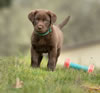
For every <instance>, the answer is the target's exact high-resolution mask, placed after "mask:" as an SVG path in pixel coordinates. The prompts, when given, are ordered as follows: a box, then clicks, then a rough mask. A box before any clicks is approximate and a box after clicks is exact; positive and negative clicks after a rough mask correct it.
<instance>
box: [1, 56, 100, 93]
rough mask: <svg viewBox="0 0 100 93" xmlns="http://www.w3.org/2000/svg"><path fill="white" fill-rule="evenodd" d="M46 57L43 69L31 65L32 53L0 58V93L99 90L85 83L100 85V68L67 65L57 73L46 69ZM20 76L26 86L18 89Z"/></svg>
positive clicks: (58, 67) (75, 92)
mask: <svg viewBox="0 0 100 93" xmlns="http://www.w3.org/2000/svg"><path fill="white" fill-rule="evenodd" d="M46 64H47V59H46V58H44V59H43V62H42V64H41V68H37V69H33V68H31V67H30V56H29V55H26V56H19V57H1V58H0V93H99V92H91V91H88V89H85V88H84V87H82V86H85V85H88V86H100V70H95V71H94V72H93V73H91V74H88V73H87V72H84V71H81V70H74V69H66V68H64V67H63V66H58V65H57V67H56V70H55V71H54V72H52V71H48V70H47V68H46ZM16 78H19V79H20V80H21V81H23V86H22V88H14V84H16Z"/></svg>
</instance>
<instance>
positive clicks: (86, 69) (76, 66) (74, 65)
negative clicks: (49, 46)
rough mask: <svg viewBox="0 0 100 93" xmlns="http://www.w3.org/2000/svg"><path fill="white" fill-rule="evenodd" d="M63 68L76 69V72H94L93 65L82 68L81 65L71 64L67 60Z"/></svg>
mask: <svg viewBox="0 0 100 93" xmlns="http://www.w3.org/2000/svg"><path fill="white" fill-rule="evenodd" d="M64 66H65V67H67V68H69V67H71V68H74V69H78V70H81V69H82V70H84V71H87V72H88V73H90V72H93V70H94V65H89V67H88V66H82V65H79V64H75V63H73V62H71V61H70V59H67V60H66V61H65V63H64Z"/></svg>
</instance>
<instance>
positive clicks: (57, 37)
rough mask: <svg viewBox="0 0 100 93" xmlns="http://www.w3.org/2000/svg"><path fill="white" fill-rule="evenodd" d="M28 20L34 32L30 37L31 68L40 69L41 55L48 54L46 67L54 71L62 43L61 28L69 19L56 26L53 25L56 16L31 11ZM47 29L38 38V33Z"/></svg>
mask: <svg viewBox="0 0 100 93" xmlns="http://www.w3.org/2000/svg"><path fill="white" fill-rule="evenodd" d="M28 18H29V20H30V21H31V22H32V24H33V26H34V31H33V33H32V37H31V66H32V67H40V63H41V60H42V58H43V53H48V64H47V67H48V69H50V70H52V71H53V70H54V69H55V67H56V63H57V59H58V57H59V55H60V51H61V48H62V43H63V34H62V32H61V30H60V29H61V28H62V27H63V26H64V25H65V24H66V23H67V22H68V20H69V17H68V18H67V19H66V20H64V22H63V23H62V24H60V25H58V26H55V25H53V24H54V23H55V22H56V19H57V17H56V15H55V14H54V13H52V12H51V11H48V10H42V9H41V10H40V9H38V10H33V11H32V12H30V13H29V15H28ZM49 29H51V32H49V33H48V34H47V35H44V36H39V35H38V34H37V32H39V33H45V32H47V31H48V30H49Z"/></svg>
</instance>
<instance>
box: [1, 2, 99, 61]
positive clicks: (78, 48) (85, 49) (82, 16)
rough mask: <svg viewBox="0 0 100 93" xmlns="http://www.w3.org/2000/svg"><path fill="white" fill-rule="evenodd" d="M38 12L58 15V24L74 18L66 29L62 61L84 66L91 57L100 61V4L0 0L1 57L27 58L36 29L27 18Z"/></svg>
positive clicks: (64, 29)
mask: <svg viewBox="0 0 100 93" xmlns="http://www.w3.org/2000/svg"><path fill="white" fill-rule="evenodd" d="M37 8H38V9H39V8H42V9H48V10H51V11H53V12H54V13H56V15H57V17H58V18H57V22H56V24H59V23H61V22H62V20H64V18H65V17H66V16H69V15H70V16H71V19H70V21H69V23H68V24H67V25H66V26H65V27H64V28H63V33H64V46H63V54H62V55H61V58H60V60H62V57H65V58H66V57H71V58H72V59H77V60H79V62H80V60H82V59H85V60H87V58H84V57H88V58H90V59H92V61H93V60H96V59H98V61H100V57H99V53H100V52H99V51H100V0H0V56H11V55H18V54H19V53H22V54H25V53H27V52H28V51H29V50H30V37H31V33H32V31H33V26H32V24H31V22H30V21H29V20H28V18H27V15H28V13H29V12H30V11H31V10H33V9H37ZM76 55H77V56H76ZM65 58H63V59H65ZM93 58H94V59H93ZM89 62H90V61H89ZM94 62H95V61H94Z"/></svg>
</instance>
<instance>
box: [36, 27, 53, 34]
mask: <svg viewBox="0 0 100 93" xmlns="http://www.w3.org/2000/svg"><path fill="white" fill-rule="evenodd" d="M35 32H36V33H37V34H38V35H39V36H46V35H48V34H49V33H50V32H52V30H51V28H49V30H48V31H47V32H44V33H39V32H37V31H35Z"/></svg>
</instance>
